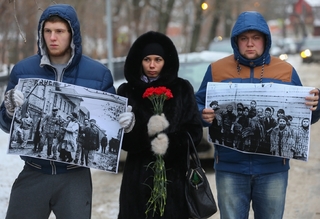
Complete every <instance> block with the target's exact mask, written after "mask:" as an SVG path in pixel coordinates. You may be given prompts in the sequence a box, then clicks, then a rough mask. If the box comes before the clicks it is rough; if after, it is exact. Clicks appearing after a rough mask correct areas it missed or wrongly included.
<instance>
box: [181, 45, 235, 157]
mask: <svg viewBox="0 0 320 219" xmlns="http://www.w3.org/2000/svg"><path fill="white" fill-rule="evenodd" d="M231 54H232V52H230V51H229V52H226V51H219V52H218V51H203V52H194V53H187V54H179V60H180V67H179V72H178V76H179V77H181V78H184V79H187V80H188V81H189V82H190V83H191V85H192V86H193V89H194V91H195V92H197V91H198V89H199V87H200V84H201V82H202V79H203V76H204V74H205V72H206V71H207V68H208V66H209V65H210V63H212V62H215V61H217V60H219V59H221V58H223V57H226V56H229V55H231ZM207 139H208V128H203V136H202V139H201V142H200V144H199V145H197V151H198V155H199V158H200V159H202V160H204V159H213V157H214V148H213V144H212V143H210V142H208V140H207Z"/></svg>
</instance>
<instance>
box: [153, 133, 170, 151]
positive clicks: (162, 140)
mask: <svg viewBox="0 0 320 219" xmlns="http://www.w3.org/2000/svg"><path fill="white" fill-rule="evenodd" d="M151 146H152V147H151V148H152V151H153V152H154V153H155V154H158V155H164V154H165V153H166V152H167V149H168V146H169V138H168V136H167V135H166V134H164V133H160V134H158V135H157V137H156V138H154V139H153V140H152V141H151Z"/></svg>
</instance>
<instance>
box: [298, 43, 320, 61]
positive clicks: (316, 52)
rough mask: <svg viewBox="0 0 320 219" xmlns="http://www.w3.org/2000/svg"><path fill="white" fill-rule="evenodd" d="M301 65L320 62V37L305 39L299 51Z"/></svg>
mask: <svg viewBox="0 0 320 219" xmlns="http://www.w3.org/2000/svg"><path fill="white" fill-rule="evenodd" d="M300 50H301V51H300V57H301V58H302V63H312V62H318V63H319V62H320V37H309V38H305V39H304V40H303V42H302V45H301V49H300Z"/></svg>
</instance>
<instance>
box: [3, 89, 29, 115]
mask: <svg viewBox="0 0 320 219" xmlns="http://www.w3.org/2000/svg"><path fill="white" fill-rule="evenodd" d="M24 101H25V98H24V95H23V93H22V92H21V91H19V90H17V89H15V88H14V89H11V90H8V91H7V92H6V93H5V95H4V106H5V107H6V111H7V114H8V115H9V116H11V117H12V116H13V113H14V110H15V108H17V107H20V106H22V104H23V103H24Z"/></svg>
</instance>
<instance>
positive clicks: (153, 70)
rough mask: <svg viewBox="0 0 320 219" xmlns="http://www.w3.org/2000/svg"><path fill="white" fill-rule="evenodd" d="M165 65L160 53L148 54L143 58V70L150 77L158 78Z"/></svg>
mask: <svg viewBox="0 0 320 219" xmlns="http://www.w3.org/2000/svg"><path fill="white" fill-rule="evenodd" d="M163 66H164V59H163V58H162V57H161V56H158V55H148V56H146V57H144V58H143V59H142V67H143V72H144V73H145V74H146V76H147V77H149V78H156V77H158V76H159V75H160V72H161V70H162V68H163Z"/></svg>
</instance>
